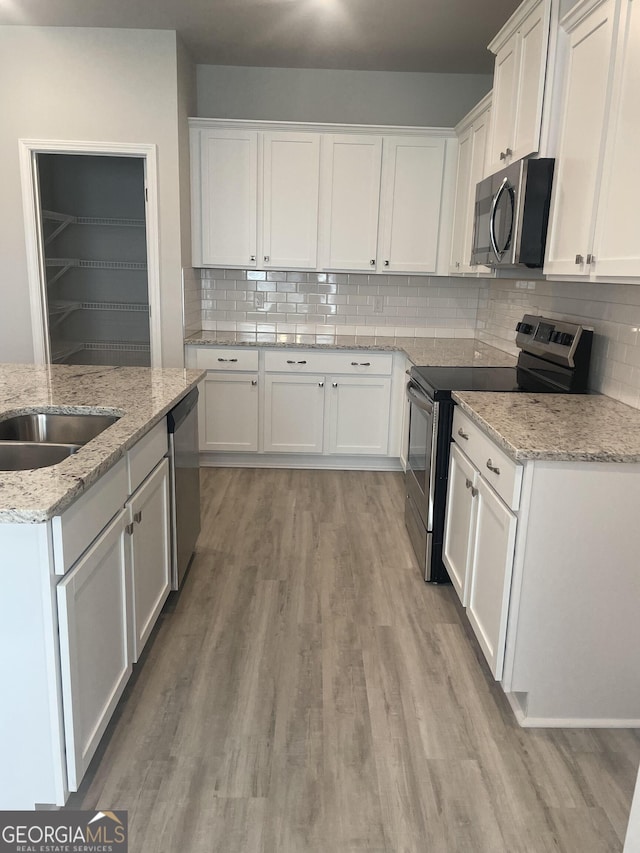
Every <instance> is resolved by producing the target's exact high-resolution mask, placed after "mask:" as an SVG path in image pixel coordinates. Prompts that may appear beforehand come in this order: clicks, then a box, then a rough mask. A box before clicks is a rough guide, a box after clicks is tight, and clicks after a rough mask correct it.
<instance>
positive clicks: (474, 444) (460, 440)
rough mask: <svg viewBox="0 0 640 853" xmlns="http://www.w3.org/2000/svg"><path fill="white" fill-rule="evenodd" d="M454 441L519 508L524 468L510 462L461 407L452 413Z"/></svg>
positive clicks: (507, 498)
mask: <svg viewBox="0 0 640 853" xmlns="http://www.w3.org/2000/svg"><path fill="white" fill-rule="evenodd" d="M453 438H454V441H455V442H456V444H457V445H458V446H459V447H460V449H461V450H463V451H464V452H465V453H466V455H467V456H468V457H469V459H470V460H471V461H472V462H473V464H474V465H475V466H476V468H477V469H478V470H479V471H480V473H481V474H482V476H483V477H484V479H485V480H486V481H487V482H488V483H490V484H491V486H492V487H493V488H494V489H495V490H496V492H497V493H498V494H499V495H500V497H501V498H502V500H503V501H504V502H505V503H506V504H507V506H508V507H510V508H511V509H517V508H518V506H519V504H520V487H521V485H522V465H518V464H517V463H516V462H514V461H513V459H509V457H508V456H507V455H506V453H504V451H502V450H501V449H500V448H499V447H498V446H497V445H496V444H494V442H493V441H491V439H490V438H489V436H488V435H486V433H484V432H483V431H482V430H481V429H480V427H479V426H478V425H477V424H475V423H474V422H473V421H472V420H471V419H470V418H468V417H467V416H466V415H465V414H464V413H463V412H462V411H461V410H460V408H459V407H458V406H456V408H455V411H454V414H453ZM489 466H491V468H490V467H489ZM496 469H497V470H496Z"/></svg>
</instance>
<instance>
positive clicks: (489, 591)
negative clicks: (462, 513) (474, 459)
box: [467, 477, 517, 681]
mask: <svg viewBox="0 0 640 853" xmlns="http://www.w3.org/2000/svg"><path fill="white" fill-rule="evenodd" d="M476 488H477V490H478V491H477V495H476V497H475V500H476V501H477V504H478V506H477V510H476V512H477V521H476V536H475V542H474V547H473V558H472V564H471V572H470V578H469V581H468V582H469V599H468V607H467V615H468V617H469V621H470V623H471V626H472V627H473V630H474V632H475V635H476V637H477V638H478V642H479V643H480V647H481V648H482V651H483V652H484V655H485V657H486V659H487V662H488V663H489V669H490V670H491V672H492V673H493V677H494V678H495V679H496V681H499V680H500V679H501V678H502V665H503V663H504V646H505V638H506V634H507V617H508V614H509V593H510V591H511V575H512V569H513V552H514V548H515V541H516V522H517V519H516V516H515V515H514V514H513V513H512V512H511V511H510V510H509V509H507V507H506V506H505V504H503V503H502V501H501V500H500V498H499V497H498V496H497V495H496V493H495V492H494V491H493V489H492V488H491V487H490V486H489V485H487V483H486V482H485V480H484V479H483V478H482V477H478V478H477V480H476Z"/></svg>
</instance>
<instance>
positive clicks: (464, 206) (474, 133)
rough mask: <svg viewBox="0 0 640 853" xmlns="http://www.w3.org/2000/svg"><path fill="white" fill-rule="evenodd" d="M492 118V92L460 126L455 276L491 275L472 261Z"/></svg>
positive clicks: (452, 269) (453, 246)
mask: <svg viewBox="0 0 640 853" xmlns="http://www.w3.org/2000/svg"><path fill="white" fill-rule="evenodd" d="M490 118H491V95H490V94H489V95H487V96H486V97H485V98H483V99H482V101H480V103H479V104H478V105H477V106H476V107H475V108H474V109H473V110H471V112H470V113H469V114H468V115H466V116H465V117H464V118H463V119H462V121H461V122H460V123H459V124H458V125H457V127H456V133H457V134H458V171H457V174H456V195H455V210H454V218H453V235H452V238H451V262H450V265H449V271H450V272H451V274H452V275H460V274H461V273H475V274H476V275H479V274H482V275H490V274H491V271H490V270H489V269H488V268H487V267H484V266H481V265H479V264H471V263H470V261H471V244H472V240H473V217H474V211H475V197H476V185H477V184H478V182H479V181H481V180H482V179H483V178H484V174H485V161H486V153H487V134H488V131H489V122H490Z"/></svg>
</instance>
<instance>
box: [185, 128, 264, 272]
mask: <svg viewBox="0 0 640 853" xmlns="http://www.w3.org/2000/svg"><path fill="white" fill-rule="evenodd" d="M198 143H199V145H198V147H197V149H194V150H193V151H192V162H194V163H196V164H197V167H196V169H195V170H194V173H193V181H192V189H191V191H192V196H193V205H194V211H196V210H197V211H198V212H199V216H197V217H194V225H195V226H196V229H197V232H198V233H197V235H194V238H197V241H196V240H194V261H193V262H194V264H197V263H201V264H204V265H211V266H219V265H222V266H243V267H251V266H255V265H256V255H257V251H258V248H257V236H258V234H257V204H258V134H257V133H256V132H255V131H245V130H221V129H216V130H207V131H201V132H200V133H199V135H198ZM198 223H199V224H200V227H197V226H198Z"/></svg>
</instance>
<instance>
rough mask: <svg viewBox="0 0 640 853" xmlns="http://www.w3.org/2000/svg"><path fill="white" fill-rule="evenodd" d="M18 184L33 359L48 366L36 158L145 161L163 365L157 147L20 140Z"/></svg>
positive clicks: (152, 327)
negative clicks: (60, 156)
mask: <svg viewBox="0 0 640 853" xmlns="http://www.w3.org/2000/svg"><path fill="white" fill-rule="evenodd" d="M18 145H19V154H20V179H21V184H22V204H23V209H24V230H25V241H26V249H27V275H28V279H29V299H30V303H31V329H32V334H33V356H34V362H35V363H36V364H46V363H47V360H48V351H49V341H48V335H47V317H46V313H45V306H46V299H45V295H46V294H45V288H46V275H45V267H44V258H43V257H42V253H41V240H40V234H41V222H40V209H39V204H38V199H39V196H40V192H39V187H38V175H37V170H36V168H35V155H36V154H93V155H101V156H105V157H139V158H141V159H142V160H143V161H144V182H145V189H146V195H147V204H146V215H145V223H146V225H145V227H146V236H147V286H148V292H149V306H150V315H151V316H150V317H149V333H150V339H151V366H152V367H161V366H162V324H161V314H160V229H159V214H158V165H157V146H156V145H153V144H145V143H128V142H69V141H65V140H51V139H20V140H18Z"/></svg>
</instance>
